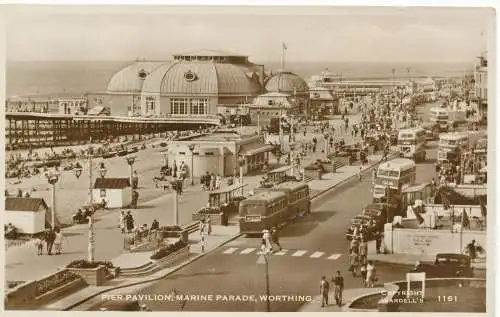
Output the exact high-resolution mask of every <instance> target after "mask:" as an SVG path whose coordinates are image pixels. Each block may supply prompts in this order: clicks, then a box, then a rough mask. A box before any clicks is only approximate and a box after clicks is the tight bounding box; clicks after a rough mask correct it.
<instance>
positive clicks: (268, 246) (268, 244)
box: [262, 229, 273, 254]
mask: <svg viewBox="0 0 500 317" xmlns="http://www.w3.org/2000/svg"><path fill="white" fill-rule="evenodd" d="M262 240H264V241H265V244H266V249H265V254H268V253H270V252H271V250H272V248H273V247H272V244H271V233H270V232H269V230H267V229H264V230H263V231H262Z"/></svg>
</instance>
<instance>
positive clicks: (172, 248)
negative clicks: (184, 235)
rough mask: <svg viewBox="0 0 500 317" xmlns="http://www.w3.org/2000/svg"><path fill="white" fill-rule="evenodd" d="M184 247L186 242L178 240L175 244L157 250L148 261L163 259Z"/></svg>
mask: <svg viewBox="0 0 500 317" xmlns="http://www.w3.org/2000/svg"><path fill="white" fill-rule="evenodd" d="M185 246H187V242H186V241H182V240H179V241H177V242H175V243H172V244H169V245H168V246H166V247H163V248H161V249H159V250H158V251H156V252H155V253H153V255H152V256H151V257H150V259H151V260H159V259H163V258H164V257H166V256H168V255H170V254H172V253H174V252H175V251H178V250H180V249H182V248H184V247H185Z"/></svg>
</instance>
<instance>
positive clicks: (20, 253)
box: [5, 148, 323, 281]
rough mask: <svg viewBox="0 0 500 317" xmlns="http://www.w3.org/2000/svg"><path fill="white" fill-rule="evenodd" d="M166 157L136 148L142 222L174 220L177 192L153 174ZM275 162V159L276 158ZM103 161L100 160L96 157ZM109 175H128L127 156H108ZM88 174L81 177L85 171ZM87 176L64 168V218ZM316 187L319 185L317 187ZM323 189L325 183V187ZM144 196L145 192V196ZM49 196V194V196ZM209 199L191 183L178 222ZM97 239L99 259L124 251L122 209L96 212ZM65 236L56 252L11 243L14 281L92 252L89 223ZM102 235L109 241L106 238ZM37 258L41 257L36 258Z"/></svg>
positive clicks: (254, 180) (37, 182) (36, 180)
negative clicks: (38, 252)
mask: <svg viewBox="0 0 500 317" xmlns="http://www.w3.org/2000/svg"><path fill="white" fill-rule="evenodd" d="M155 155H156V157H157V160H154V159H153V160H152V159H151V157H153V158H154V157H155ZM322 155H323V154H321V153H319V152H317V153H310V154H308V155H307V157H306V158H305V160H304V162H303V163H304V165H305V164H308V163H311V162H313V161H315V160H316V159H318V158H320V157H321V156H322ZM162 162H163V161H162V157H161V155H160V153H159V150H158V149H152V148H148V149H146V150H144V151H140V152H139V153H137V160H136V164H135V165H134V167H135V169H136V170H138V173H139V175H140V180H139V187H140V189H139V192H140V195H141V196H140V199H139V200H140V204H139V208H138V209H135V210H133V211H132V214H133V216H134V219H135V223H136V224H137V225H142V224H147V225H148V226H149V225H150V224H151V222H152V221H153V219H157V220H158V221H159V222H160V225H165V224H173V218H174V215H173V212H172V211H173V205H174V194H173V193H172V192H169V191H167V192H164V191H162V190H161V189H159V188H155V186H154V184H153V182H152V177H153V176H154V175H156V172H157V171H158V170H159V168H160V166H161V165H162ZM271 163H273V162H272V161H271ZM95 164H96V165H97V164H98V163H97V162H96V163H95ZM106 166H107V168H108V175H109V176H110V177H120V176H122V177H125V176H126V175H120V174H123V171H127V169H128V166H127V165H126V162H125V161H124V159H123V158H112V159H109V160H106ZM84 176H85V175H83V176H82V177H84ZM261 178H262V175H254V176H246V177H245V178H244V183H245V184H248V186H247V187H245V191H244V194H245V195H246V194H247V193H248V192H249V191H250V190H252V189H253V188H255V187H256V186H257V185H258V184H259V182H260V180H261ZM45 182H46V181H45V180H44V179H42V177H41V176H36V177H33V178H31V179H27V180H25V181H24V182H23V183H22V184H19V185H18V186H22V187H24V188H26V189H27V188H32V187H37V186H39V187H43V186H45V185H44V184H46V183H45ZM85 183H86V182H85V181H83V182H82V181H77V180H76V178H75V177H74V175H72V172H64V173H63V176H62V180H61V181H60V183H59V185H60V186H59V187H60V188H59V189H58V195H57V197H58V202H57V204H58V205H57V206H58V209H57V210H59V211H61V212H58V215H59V216H61V217H62V218H63V222H69V221H70V219H71V215H72V213H73V212H74V211H75V209H76V206H75V202H78V201H81V202H84V201H85V199H86V198H85V197H86V192H87V191H86V189H85ZM87 184H88V183H87ZM313 188H314V187H313ZM46 189H47V190H46V191H36V192H34V194H33V195H32V197H43V198H45V199H50V198H49V197H48V196H50V191H48V187H47V188H46ZM320 189H321V188H320ZM141 197H142V198H141ZM47 201H48V202H50V200H47ZM207 201H208V192H206V191H201V188H200V186H199V184H195V186H186V187H185V189H184V193H183V195H181V196H179V200H178V202H179V224H180V225H185V224H188V223H191V221H192V220H191V215H192V213H193V212H195V211H197V210H198V209H199V208H201V207H204V206H205V205H206V203H207ZM95 220H96V222H95V239H96V240H95V241H96V250H95V258H96V259H97V260H110V259H113V258H115V257H117V256H119V255H120V254H121V252H122V247H123V239H122V236H121V234H120V230H119V228H118V222H119V215H118V211H117V210H107V211H104V210H99V211H98V212H97V213H96V215H95ZM63 234H64V242H63V253H62V254H61V255H57V256H48V255H43V256H36V255H35V254H36V252H35V247H34V245H33V243H24V244H21V245H16V246H11V247H9V248H8V249H7V251H6V265H5V268H6V271H5V274H6V279H7V280H9V281H26V280H31V279H36V278H38V277H40V276H43V275H45V274H49V273H51V272H53V271H54V269H55V268H57V267H61V266H64V265H66V264H68V263H69V262H70V261H72V260H77V259H82V258H86V257H87V245H88V226H87V225H75V226H71V227H68V228H65V229H64V230H63ZM102 241H106V243H103V242H102ZM33 259H36V260H37V261H36V262H33V261H32V260H33Z"/></svg>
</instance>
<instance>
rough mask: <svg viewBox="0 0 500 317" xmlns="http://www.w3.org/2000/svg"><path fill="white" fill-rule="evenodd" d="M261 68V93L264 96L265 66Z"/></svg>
mask: <svg viewBox="0 0 500 317" xmlns="http://www.w3.org/2000/svg"><path fill="white" fill-rule="evenodd" d="M259 66H260V93H261V94H263V93H264V90H265V84H266V78H265V72H264V65H259Z"/></svg>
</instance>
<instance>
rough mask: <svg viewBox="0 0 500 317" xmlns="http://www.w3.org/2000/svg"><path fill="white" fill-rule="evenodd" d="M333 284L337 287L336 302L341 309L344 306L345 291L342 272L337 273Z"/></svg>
mask: <svg viewBox="0 0 500 317" xmlns="http://www.w3.org/2000/svg"><path fill="white" fill-rule="evenodd" d="M332 282H333V284H334V285H335V293H334V295H335V302H336V303H337V305H338V306H339V307H340V306H341V305H342V292H343V291H344V277H343V276H342V275H341V274H340V271H337V273H336V274H335V277H334V278H333V279H332Z"/></svg>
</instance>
